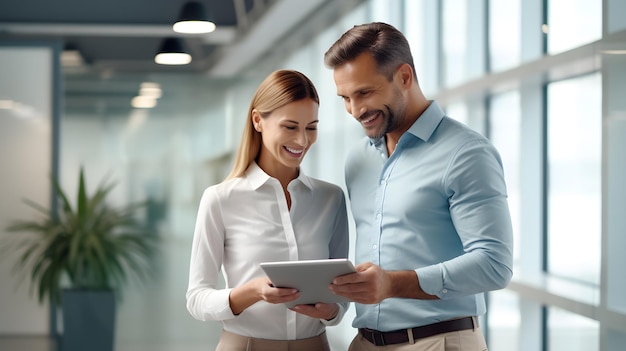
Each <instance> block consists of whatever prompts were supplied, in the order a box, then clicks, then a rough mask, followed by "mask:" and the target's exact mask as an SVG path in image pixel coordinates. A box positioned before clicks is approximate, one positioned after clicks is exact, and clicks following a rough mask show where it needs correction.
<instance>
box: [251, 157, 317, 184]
mask: <svg viewBox="0 0 626 351" xmlns="http://www.w3.org/2000/svg"><path fill="white" fill-rule="evenodd" d="M246 178H247V179H248V182H250V185H251V186H252V188H253V189H254V190H256V189H258V188H260V187H261V185H263V184H265V183H267V182H268V181H269V180H270V179H274V178H272V177H270V176H269V175H268V174H267V173H265V172H264V171H263V170H262V169H261V167H259V165H258V164H257V163H256V162H255V161H253V162H252V163H250V166H248V169H247V170H246ZM297 183H302V184H303V185H304V186H306V187H307V188H308V189H309V190H310V189H312V188H313V184H312V183H311V179H310V178H309V177H307V176H306V175H305V174H304V172H302V168H300V172H299V174H298V178H296V179H294V180H292V181H291V182H290V183H289V187H291V186H292V184H297Z"/></svg>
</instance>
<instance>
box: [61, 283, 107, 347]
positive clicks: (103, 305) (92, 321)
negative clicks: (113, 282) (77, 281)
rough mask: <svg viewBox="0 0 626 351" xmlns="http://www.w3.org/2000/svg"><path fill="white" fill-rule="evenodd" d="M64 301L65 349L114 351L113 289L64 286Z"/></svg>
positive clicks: (62, 339) (63, 342)
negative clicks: (85, 288) (86, 288)
mask: <svg viewBox="0 0 626 351" xmlns="http://www.w3.org/2000/svg"><path fill="white" fill-rule="evenodd" d="M62 301H63V302H62V310H63V336H62V337H61V348H60V350H61V351H86V350H89V351H113V348H114V339H115V295H114V294H113V291H111V290H79V289H64V290H63V293H62Z"/></svg>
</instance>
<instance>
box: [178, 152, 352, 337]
mask: <svg viewBox="0 0 626 351" xmlns="http://www.w3.org/2000/svg"><path fill="white" fill-rule="evenodd" d="M287 190H288V191H289V194H290V195H291V210H289V209H288V207H287V201H286V199H285V195H284V193H283V190H282V187H281V185H280V183H279V182H278V180H277V179H275V178H272V177H270V176H269V175H267V174H266V173H265V172H263V170H262V169H261V168H259V166H258V165H257V164H256V163H252V164H251V165H250V167H248V169H247V170H246V173H245V175H244V176H243V177H240V178H233V179H229V180H227V181H225V182H222V183H220V184H217V185H214V186H211V187H209V188H207V189H206V190H205V191H204V193H203V195H202V199H201V201H200V206H199V209H198V217H197V221H196V227H195V232H194V237H193V246H192V249H191V264H190V269H189V287H188V290H187V295H186V296H187V309H188V310H189V313H191V315H192V316H193V317H194V318H196V319H198V320H202V321H209V320H213V321H221V322H222V324H223V327H224V329H225V330H227V331H229V332H232V333H236V334H239V335H244V336H250V337H255V338H262V339H273V340H295V339H303V338H309V337H313V336H317V335H319V334H321V333H322V332H323V331H324V328H325V325H336V324H338V323H339V322H340V321H341V318H342V317H343V315H344V313H345V311H346V310H347V308H348V304H347V303H346V304H339V307H340V308H339V310H340V311H339V314H338V315H337V317H336V318H334V319H333V320H331V321H326V320H320V319H313V318H310V317H307V316H305V315H303V314H299V313H296V312H293V311H291V310H289V309H287V307H285V305H283V304H270V303H267V302H265V301H259V302H257V303H255V304H254V305H252V306H250V307H248V308H247V309H246V310H244V311H243V312H242V313H240V314H239V315H234V314H233V312H232V310H231V309H230V304H229V301H228V298H229V294H230V291H231V290H232V288H233V287H236V286H240V285H242V284H244V283H245V282H247V281H249V280H251V279H254V278H257V277H262V276H265V273H264V272H263V270H262V269H261V268H260V267H259V263H261V262H266V261H287V260H291V261H295V260H307V259H324V258H344V257H347V256H348V220H347V212H346V203H345V197H344V193H343V191H342V190H341V188H340V187H338V186H337V185H334V184H330V183H327V182H323V181H321V180H317V179H313V178H309V177H307V176H305V175H304V174H303V173H302V171H300V175H299V177H298V178H296V179H294V180H293V181H291V182H290V183H289V185H288V187H287ZM220 269H223V273H224V279H225V282H226V288H224V289H219V288H217V284H218V276H219V273H220Z"/></svg>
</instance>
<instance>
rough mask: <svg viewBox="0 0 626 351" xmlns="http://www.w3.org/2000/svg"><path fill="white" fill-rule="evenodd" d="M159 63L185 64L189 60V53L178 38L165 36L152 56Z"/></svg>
mask: <svg viewBox="0 0 626 351" xmlns="http://www.w3.org/2000/svg"><path fill="white" fill-rule="evenodd" d="M154 62H156V63H158V64H160V65H186V64H188V63H189V62H191V55H189V53H188V52H187V51H186V50H185V47H184V44H183V42H182V40H181V39H180V38H166V39H164V40H163V42H162V43H161V47H160V48H159V51H158V52H157V54H156V56H155V57H154Z"/></svg>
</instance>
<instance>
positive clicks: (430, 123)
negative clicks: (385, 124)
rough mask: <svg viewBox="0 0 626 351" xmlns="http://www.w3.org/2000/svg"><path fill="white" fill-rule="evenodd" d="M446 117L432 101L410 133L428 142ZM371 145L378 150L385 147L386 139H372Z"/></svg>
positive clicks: (410, 129) (435, 102)
mask: <svg viewBox="0 0 626 351" xmlns="http://www.w3.org/2000/svg"><path fill="white" fill-rule="evenodd" d="M444 116H445V113H444V112H443V110H442V109H441V107H440V106H439V104H438V103H437V101H434V100H431V101H430V105H428V107H427V108H426V110H424V112H422V114H421V115H420V116H419V118H418V119H417V120H416V121H415V122H414V123H413V125H412V126H411V127H410V128H409V129H408V130H407V132H408V133H411V134H413V135H415V136H416V137H418V138H420V139H422V140H424V141H428V139H430V137H431V136H432V135H433V133H434V132H435V129H437V126H438V125H439V123H440V122H441V120H442V119H443V117H444ZM370 144H371V145H374V146H375V147H376V148H379V147H384V148H385V149H386V146H385V137H382V138H378V139H374V140H372V139H370Z"/></svg>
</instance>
